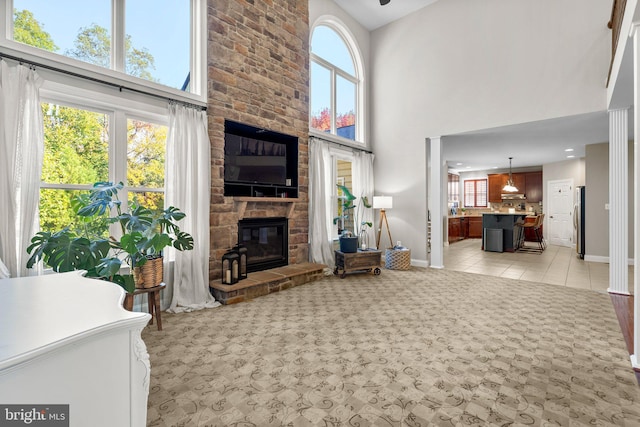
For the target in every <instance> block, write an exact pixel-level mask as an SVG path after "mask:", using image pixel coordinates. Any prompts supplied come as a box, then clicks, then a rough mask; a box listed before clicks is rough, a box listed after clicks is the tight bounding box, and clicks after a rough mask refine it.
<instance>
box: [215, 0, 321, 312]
mask: <svg viewBox="0 0 640 427" xmlns="http://www.w3.org/2000/svg"><path fill="white" fill-rule="evenodd" d="M207 10H208V13H207V14H208V16H207V28H208V32H207V34H208V40H207V51H208V55H207V56H208V58H207V70H208V82H207V93H208V106H207V114H208V131H209V139H210V141H211V208H210V230H211V232H210V258H209V283H210V286H211V288H215V287H216V286H218V285H219V283H220V278H221V267H222V265H221V260H222V256H223V255H224V254H225V252H226V251H228V250H229V249H231V248H232V247H233V246H234V245H235V244H237V243H238V242H241V240H242V234H239V230H238V226H239V223H240V222H241V221H245V220H254V219H257V218H259V219H265V218H285V219H286V226H285V227H284V228H285V229H286V232H287V236H288V239H287V240H288V243H287V244H286V245H285V247H284V248H285V249H284V252H285V254H286V260H285V261H284V262H285V267H277V268H273V269H266V270H263V271H260V272H256V273H253V277H254V278H253V279H252V277H251V276H252V274H251V273H250V277H249V279H247V280H242V281H240V283H238V284H237V286H234V287H233V288H234V289H235V288H242V287H246V286H248V285H249V282H251V281H252V280H255V277H256V275H264V274H266V273H267V272H268V271H272V270H277V269H278V268H287V269H290V268H294V267H295V266H297V265H298V264H301V263H306V262H308V260H309V248H308V230H309V217H308V186H309V183H308V178H309V157H308V153H309V150H308V134H309V16H308V14H309V6H308V2H306V1H294V0H286V1H279V2H254V1H247V2H244V1H243V2H230V1H226V0H208V9H207ZM225 122H226V123H227V125H228V124H229V123H230V122H235V123H239V124H243V125H247V126H251V127H255V128H259V129H265V130H269V131H272V132H277V133H281V134H285V135H289V136H291V137H293V138H295V139H297V150H293V149H289V147H287V153H288V154H291V153H294V156H295V157H297V162H296V164H297V171H296V170H295V169H296V168H295V167H294V168H292V169H294V170H292V171H291V173H292V174H294V173H295V175H291V176H289V170H288V171H287V175H288V176H287V178H291V181H292V183H291V186H292V187H297V192H295V193H294V192H291V191H288V190H287V189H285V190H280V189H276V190H277V191H274V193H273V194H270V193H268V192H266V191H264V190H263V189H257V190H256V189H252V192H251V194H249V193H247V194H238V193H236V194H225V179H224V178H225V165H224V155H225ZM292 161H293V160H292ZM287 169H289V168H287ZM227 175H228V174H227ZM287 182H288V181H287ZM287 185H288V184H287ZM227 187H228V186H227ZM227 190H228V188H227ZM283 193H284V194H283ZM257 196H258V197H257ZM260 196H262V197H260ZM258 233H259V232H258ZM258 238H259V236H258ZM305 274H306V273H305ZM265 280H267V279H266V278H265ZM270 283H271V284H270V285H269V289H271V290H273V289H274V285H273V283H272V282H270ZM287 283H289V282H287ZM296 283H297V282H296ZM282 286H290V285H282ZM224 291H225V292H227V291H228V292H227V294H226V295H224V296H221V299H222V300H223V301H231V302H235V301H238V300H239V299H238V298H236V297H235V296H233V295H235V294H233V292H235V290H233V289H224ZM260 292H262V291H260ZM255 295H257V293H256V292H249V291H247V293H246V298H250V297H253V296H255Z"/></svg>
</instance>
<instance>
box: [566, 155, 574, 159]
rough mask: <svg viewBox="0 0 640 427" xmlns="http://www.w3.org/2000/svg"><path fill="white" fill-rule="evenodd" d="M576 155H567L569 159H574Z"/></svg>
mask: <svg viewBox="0 0 640 427" xmlns="http://www.w3.org/2000/svg"><path fill="white" fill-rule="evenodd" d="M574 157H575V156H574V155H573V154H572V155H570V156H567V159H573V158H574Z"/></svg>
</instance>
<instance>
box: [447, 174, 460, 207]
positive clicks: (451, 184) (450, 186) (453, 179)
mask: <svg viewBox="0 0 640 427" xmlns="http://www.w3.org/2000/svg"><path fill="white" fill-rule="evenodd" d="M447 190H448V191H447V193H448V201H449V203H454V202H459V201H460V175H456V174H455V173H450V174H448V175H447Z"/></svg>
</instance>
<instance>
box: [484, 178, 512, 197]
mask: <svg viewBox="0 0 640 427" xmlns="http://www.w3.org/2000/svg"><path fill="white" fill-rule="evenodd" d="M487 179H488V181H489V182H488V184H489V186H488V190H489V195H488V199H489V203H501V202H502V187H504V184H505V183H506V182H507V178H506V177H505V176H504V174H501V173H499V174H491V175H488V176H487Z"/></svg>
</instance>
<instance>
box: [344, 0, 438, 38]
mask: <svg viewBox="0 0 640 427" xmlns="http://www.w3.org/2000/svg"><path fill="white" fill-rule="evenodd" d="M333 1H335V2H336V3H337V4H338V5H339V6H340V7H341V8H342V9H344V10H345V12H347V13H348V14H349V15H351V16H352V17H353V18H354V19H355V20H356V21H358V22H359V23H360V24H361V25H362V26H363V27H365V28H367V29H368V30H369V31H373V30H375V29H376V28H379V27H382V26H383V25H386V24H388V23H389V22H393V21H395V20H396V19H400V18H402V17H403V16H406V15H408V14H410V13H412V12H415V11H416V10H418V9H422V8H423V7H425V6H428V5H430V4H431V3H434V2H436V1H437V0H391V1H390V2H389V4H386V5H384V6H381V5H380V0H333Z"/></svg>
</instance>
